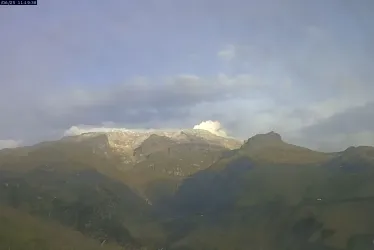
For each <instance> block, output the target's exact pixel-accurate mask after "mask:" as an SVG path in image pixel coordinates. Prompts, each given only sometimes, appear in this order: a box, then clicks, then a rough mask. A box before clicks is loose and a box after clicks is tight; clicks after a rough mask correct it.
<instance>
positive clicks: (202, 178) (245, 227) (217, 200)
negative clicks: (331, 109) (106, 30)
mask: <svg viewBox="0 0 374 250" xmlns="http://www.w3.org/2000/svg"><path fill="white" fill-rule="evenodd" d="M182 136H185V138H188V140H185V141H184V143H177V142H176V141H173V140H170V139H169V138H168V137H165V136H159V135H153V136H150V137H148V138H147V139H146V140H144V141H143V142H142V143H140V144H139V145H138V146H137V147H136V149H135V150H134V151H133V152H132V153H131V154H130V155H128V154H127V155H125V157H127V158H126V159H128V160H129V159H131V161H133V163H131V164H130V163H128V164H127V163H126V164H127V165H126V164H125V163H124V162H123V158H121V155H119V154H118V152H115V151H110V147H109V144H108V143H109V142H108V140H107V138H106V137H104V136H99V137H94V138H90V139H89V140H84V141H79V142H76V141H73V142H72V141H71V139H66V140H61V141H58V142H47V143H42V144H38V145H36V146H33V147H25V148H19V149H14V150H2V151H0V205H1V208H2V216H3V219H2V221H3V222H4V223H2V224H1V226H0V228H1V232H0V237H2V238H0V239H3V242H6V243H5V245H0V246H1V247H4V246H5V247H7V245H9V244H10V243H11V244H13V245H12V249H23V248H24V247H25V246H26V245H27V244H29V245H30V247H31V246H33V245H32V244H34V243H33V242H34V241H35V242H36V243H35V244H39V245H36V246H37V247H42V248H40V249H43V247H46V248H45V249H59V248H57V247H55V245H53V244H54V243H53V242H60V241H63V240H65V238H61V239H60V238H58V237H57V236H58V234H57V233H56V235H57V236H56V235H51V234H48V233H45V234H44V233H43V232H44V231H43V230H46V229H45V228H48V227H52V228H59V229H56V230H64V231H66V232H67V233H66V235H70V234H71V235H73V236H71V237H82V238H84V239H85V240H82V242H83V241H84V242H86V241H87V242H88V243H87V244H93V245H92V248H90V249H95V247H98V246H99V247H101V246H100V245H101V244H103V246H102V247H103V248H109V247H114V249H115V247H122V248H125V249H148V250H153V249H154V250H156V249H164V250H166V249H168V250H172V249H174V250H231V249H234V250H248V249H262V250H300V249H302V250H304V249H306V250H321V249H322V250H366V249H372V248H373V240H374V216H373V215H372V211H373V209H374V181H373V180H374V148H372V147H351V148H348V149H347V150H345V151H343V152H337V153H329V154H327V153H322V152H315V151H312V150H309V149H307V148H303V147H298V146H295V145H292V144H288V143H286V142H284V141H283V140H282V138H281V137H280V135H278V134H276V133H274V132H271V133H268V134H263V135H256V136H254V137H252V138H250V139H249V140H248V141H246V142H245V144H244V145H242V146H241V147H240V148H239V149H235V150H231V151H228V150H226V149H225V148H224V147H222V146H220V145H218V144H210V143H207V142H206V141H204V140H202V139H201V138H198V137H195V136H194V135H192V136H191V135H190V134H187V136H186V135H182ZM123 152H125V151H123ZM3 211H4V212H3ZM18 214H20V215H19V218H22V216H26V217H27V218H29V220H30V223H29V222H27V223H26V225H30V227H34V224H35V225H40V226H35V228H40V229H37V230H35V231H32V232H29V231H30V230H29V229H27V228H28V226H26V227H25V229H24V230H25V231H22V230H21V229H18V228H19V227H21V225H22V222H21V221H20V220H19V219H18V217H17V216H18ZM13 215H14V216H13ZM16 215H17V216H16ZM4 218H6V219H4ZM25 221H26V219H25ZM55 225H56V227H55ZM4 228H12V230H13V231H12V230H10V229H9V231H7V232H6V230H5V229H4ZM18 230H19V231H20V232H24V233H21V234H20V236H17V235H16V234H14V233H12V232H15V231H18ZM53 230H54V229H53ZM53 230H51V233H52V232H54V231H53ZM38 232H40V233H38ZM76 235H79V236H76ZM44 236H45V238H43V237H44ZM55 237H57V238H55ZM18 238H19V239H20V241H17V239H18ZM49 240H50V241H51V242H49ZM15 241H17V242H19V245H17V244H18V243H17V244H16V243H14V242H15ZM68 242H69V244H70V243H71V244H75V242H76V241H74V240H73V239H71V240H68ZM22 244H23V245H22ZM85 244H86V243H82V245H79V244H78V245H77V246H79V247H81V248H79V249H85V246H86V245H85ZM74 246H76V245H72V247H74ZM17 247H18V248H17ZM48 247H49V248H48ZM5 249H7V248H5ZM72 249H74V248H72Z"/></svg>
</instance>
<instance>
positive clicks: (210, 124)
mask: <svg viewBox="0 0 374 250" xmlns="http://www.w3.org/2000/svg"><path fill="white" fill-rule="evenodd" d="M193 129H202V130H206V131H209V132H211V133H212V134H215V135H218V136H222V137H227V134H226V132H225V131H224V129H223V128H222V125H221V123H220V122H219V121H211V120H209V121H204V122H201V123H200V124H198V125H195V126H194V127H193Z"/></svg>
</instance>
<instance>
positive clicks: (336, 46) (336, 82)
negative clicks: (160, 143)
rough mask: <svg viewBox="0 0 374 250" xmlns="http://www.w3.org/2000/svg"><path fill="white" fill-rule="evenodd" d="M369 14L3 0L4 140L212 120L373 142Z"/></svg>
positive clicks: (212, 3)
mask: <svg viewBox="0 0 374 250" xmlns="http://www.w3.org/2000/svg"><path fill="white" fill-rule="evenodd" d="M372 13H374V1H372V0H360V1H351V0H329V1H326V0H313V1H300V0H281V1H280V0H261V1H260V0H257V1H254V0H106V1H97V0H80V1H73V0H65V1H57V0H48V1H46V0H39V1H38V5H37V6H0V148H4V147H15V146H20V145H30V144H33V143H37V142H39V141H43V140H54V139H58V138H60V137H61V136H63V135H64V134H66V132H67V131H71V129H72V128H74V129H78V130H79V128H87V127H89V128H107V127H109V128H111V127H113V128H127V129H166V128H170V129H171V128H193V127H194V126H196V125H199V124H200V125H201V124H213V123H214V124H215V126H216V125H217V124H220V125H219V126H220V128H219V130H220V131H222V133H223V134H224V135H227V136H232V137H237V138H240V139H247V138H248V137H251V136H253V135H255V134H257V133H266V132H269V131H276V132H278V133H280V134H281V135H282V137H283V139H284V140H286V141H288V142H291V143H295V144H299V145H302V146H306V147H309V148H312V149H316V150H322V151H336V150H344V149H345V148H347V147H348V146H351V145H353V146H357V145H373V146H374V81H373V79H374V62H373V61H374V28H373V27H374V15H372ZM206 121H207V123H206ZM210 121H213V123H212V122H210ZM204 122H205V123H204Z"/></svg>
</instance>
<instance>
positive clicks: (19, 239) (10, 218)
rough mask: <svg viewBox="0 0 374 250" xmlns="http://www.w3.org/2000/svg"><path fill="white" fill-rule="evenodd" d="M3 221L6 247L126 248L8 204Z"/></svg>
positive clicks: (0, 231)
mask: <svg viewBox="0 0 374 250" xmlns="http://www.w3.org/2000/svg"><path fill="white" fill-rule="evenodd" d="M0 222H1V223H0V249H4V250H5V249H16V250H34V249H35V250H47V249H54V250H60V249H61V250H63V249H81V250H85V249H87V250H95V249H97V250H99V249H102V250H105V249H107V250H120V249H123V248H121V247H119V246H114V245H111V244H105V243H104V244H100V243H99V242H97V241H95V240H92V239H89V238H87V237H85V236H84V235H82V234H81V233H79V232H77V231H72V230H69V228H66V227H62V226H61V225H59V224H57V223H53V222H50V221H49V222H48V221H45V220H40V219H37V218H35V217H33V216H30V215H28V214H26V213H22V212H20V211H18V210H15V209H12V208H9V207H4V206H1V207H0Z"/></svg>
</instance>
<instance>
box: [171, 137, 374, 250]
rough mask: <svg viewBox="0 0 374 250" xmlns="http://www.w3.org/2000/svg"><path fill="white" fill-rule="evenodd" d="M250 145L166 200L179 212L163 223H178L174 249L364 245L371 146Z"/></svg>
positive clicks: (368, 235) (371, 222) (372, 174)
mask: <svg viewBox="0 0 374 250" xmlns="http://www.w3.org/2000/svg"><path fill="white" fill-rule="evenodd" d="M253 146H257V145H254V144H252V145H251V147H248V145H247V147H246V145H245V146H243V147H242V149H240V150H238V151H236V152H234V153H232V154H231V155H230V156H227V157H226V158H223V159H221V161H219V162H217V163H216V164H215V165H213V166H212V167H211V168H210V169H208V170H206V171H203V172H205V173H203V172H202V173H198V174H197V175H196V176H193V177H192V178H191V179H189V180H187V181H185V183H184V184H183V185H182V187H181V189H180V191H179V192H178V195H177V197H176V198H175V200H174V201H172V202H171V203H172V204H173V205H174V208H175V210H176V211H178V212H179V215H180V217H179V218H176V219H175V220H174V221H173V222H171V223H169V224H167V225H168V227H170V229H171V230H174V231H176V229H178V230H180V231H179V232H178V233H179V235H177V236H174V238H173V237H171V238H170V240H171V242H174V243H173V244H172V246H174V248H175V249H205V250H208V249H222V250H223V249H251V248H253V249H263V250H265V249H277V250H278V249H295V250H296V249H318V250H320V249H369V248H365V247H367V246H368V244H369V245H370V244H371V240H372V239H374V216H373V215H372V212H371V211H372V209H373V208H374V207H373V206H374V184H373V183H374V181H373V180H374V164H373V163H374V161H373V156H374V154H373V153H374V149H373V148H367V147H362V148H351V149H349V150H347V151H345V152H344V153H342V154H323V153H319V152H313V151H310V150H308V149H303V148H299V147H296V146H293V145H289V144H284V143H279V144H278V145H275V146H274V144H272V145H270V146H269V145H268V144H267V145H266V144H265V146H264V145H261V147H253ZM300 155H301V156H302V157H300ZM303 159H304V160H305V161H303ZM319 199H321V200H319ZM184 208H188V209H184ZM188 223H189V224H188ZM182 224H185V225H187V224H188V227H187V226H186V227H179V228H178V227H177V226H176V225H182ZM183 247H185V248H183ZM357 247H358V248H357Z"/></svg>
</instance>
